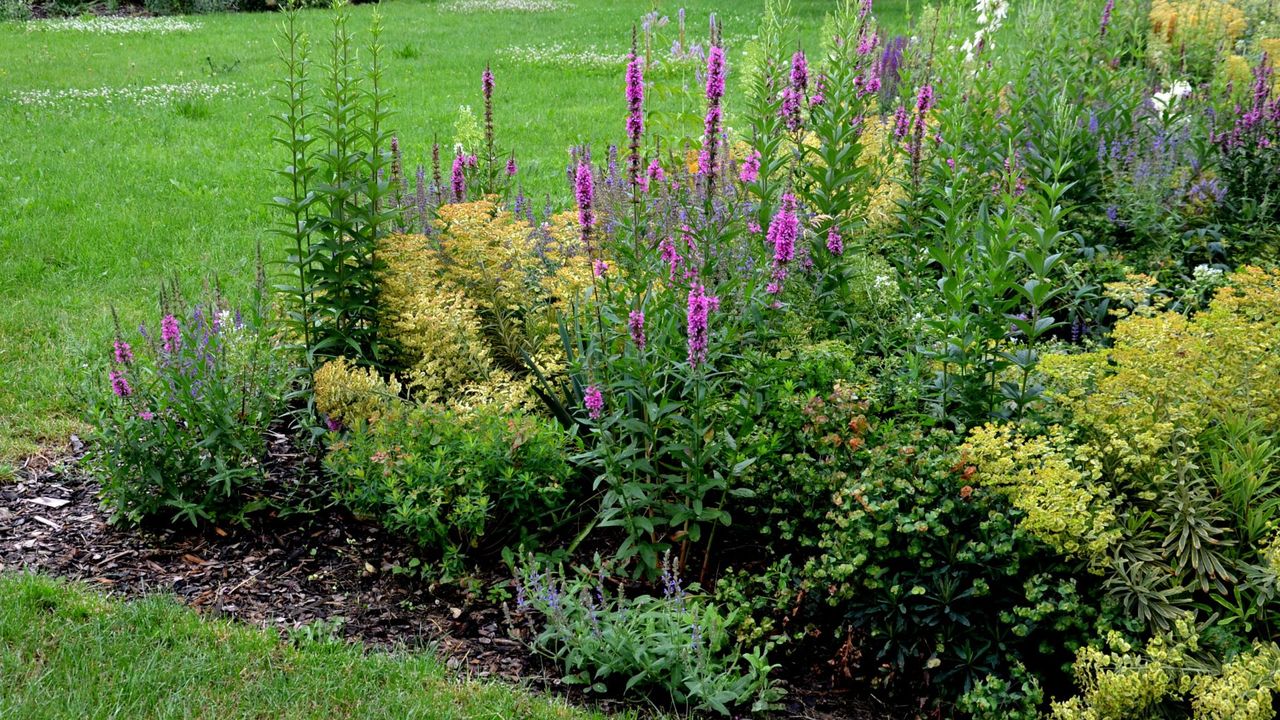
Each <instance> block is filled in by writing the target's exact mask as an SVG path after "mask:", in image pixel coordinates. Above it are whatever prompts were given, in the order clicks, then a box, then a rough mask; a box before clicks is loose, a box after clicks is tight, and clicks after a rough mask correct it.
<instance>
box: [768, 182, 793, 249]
mask: <svg viewBox="0 0 1280 720" xmlns="http://www.w3.org/2000/svg"><path fill="white" fill-rule="evenodd" d="M796 210H797V203H796V196H795V195H792V194H791V193H784V194H783V195H782V207H780V208H779V209H778V212H777V214H775V215H774V216H773V219H772V220H770V221H769V235H768V238H769V243H770V244H771V245H773V263H774V265H775V266H782V265H786V264H787V263H789V262H791V260H792V259H793V258H794V257H795V252H796V239H797V238H798V237H799V235H800V218H799V217H797V215H796Z"/></svg>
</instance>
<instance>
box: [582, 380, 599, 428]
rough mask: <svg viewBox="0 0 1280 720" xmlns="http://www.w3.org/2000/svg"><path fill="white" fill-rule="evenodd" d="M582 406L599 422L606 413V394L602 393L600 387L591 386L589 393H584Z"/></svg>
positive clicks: (588, 389)
mask: <svg viewBox="0 0 1280 720" xmlns="http://www.w3.org/2000/svg"><path fill="white" fill-rule="evenodd" d="M582 404H583V405H585V406H586V408H587V415H588V416H590V418H591V419H592V420H599V419H600V414H601V413H602V412H603V411H604V393H602V392H600V387H599V386H597V385H591V386H589V387H588V388H587V391H586V392H585V393H583V396H582Z"/></svg>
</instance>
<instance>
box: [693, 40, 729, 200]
mask: <svg viewBox="0 0 1280 720" xmlns="http://www.w3.org/2000/svg"><path fill="white" fill-rule="evenodd" d="M724 78H725V68H724V50H723V49H721V48H720V47H717V46H715V45H712V46H711V52H709V53H707V117H706V120H705V121H704V123H703V125H704V135H703V139H702V152H703V154H704V155H706V157H705V158H703V157H701V156H699V158H698V168H699V171H700V174H702V175H703V176H704V177H706V178H707V189H708V193H710V189H711V188H712V187H713V186H714V185H715V168H716V147H717V145H719V143H720V119H721V114H720V101H721V99H723V98H724Z"/></svg>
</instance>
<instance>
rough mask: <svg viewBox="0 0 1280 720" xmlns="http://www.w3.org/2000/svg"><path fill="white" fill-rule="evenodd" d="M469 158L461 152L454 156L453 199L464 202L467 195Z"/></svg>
mask: <svg viewBox="0 0 1280 720" xmlns="http://www.w3.org/2000/svg"><path fill="white" fill-rule="evenodd" d="M466 168H467V160H466V157H464V156H463V154H462V153H461V152H459V153H458V154H457V155H456V156H454V158H453V176H452V178H451V181H452V186H453V201H454V202H462V201H463V200H465V199H466V197H467V175H466Z"/></svg>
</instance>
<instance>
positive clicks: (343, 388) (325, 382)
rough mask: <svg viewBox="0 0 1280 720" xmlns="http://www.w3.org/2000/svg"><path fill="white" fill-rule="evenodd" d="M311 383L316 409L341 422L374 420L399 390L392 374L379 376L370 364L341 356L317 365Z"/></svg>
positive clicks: (388, 409)
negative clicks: (369, 366) (353, 362)
mask: <svg viewBox="0 0 1280 720" xmlns="http://www.w3.org/2000/svg"><path fill="white" fill-rule="evenodd" d="M314 383H315V386H314V390H315V398H316V409H317V410H319V411H320V412H321V413H322V414H324V415H325V416H327V417H328V418H329V419H331V420H333V421H335V422H339V423H342V424H343V425H355V424H357V423H360V422H375V421H377V420H378V419H379V418H381V417H382V416H383V415H385V414H387V413H388V412H389V411H390V410H391V408H393V407H394V406H395V404H396V402H397V400H398V398H399V397H400V390H401V387H400V383H398V382H396V379H395V378H394V377H393V378H390V379H388V380H383V379H382V377H381V376H380V375H379V374H378V373H377V371H376V370H374V369H373V368H367V367H360V366H357V365H353V364H351V362H349V361H348V360H347V359H346V358H341V357H340V358H337V359H336V360H330V361H329V362H327V363H325V364H324V365H321V366H320V368H319V369H318V370H316V373H315V378H314Z"/></svg>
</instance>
